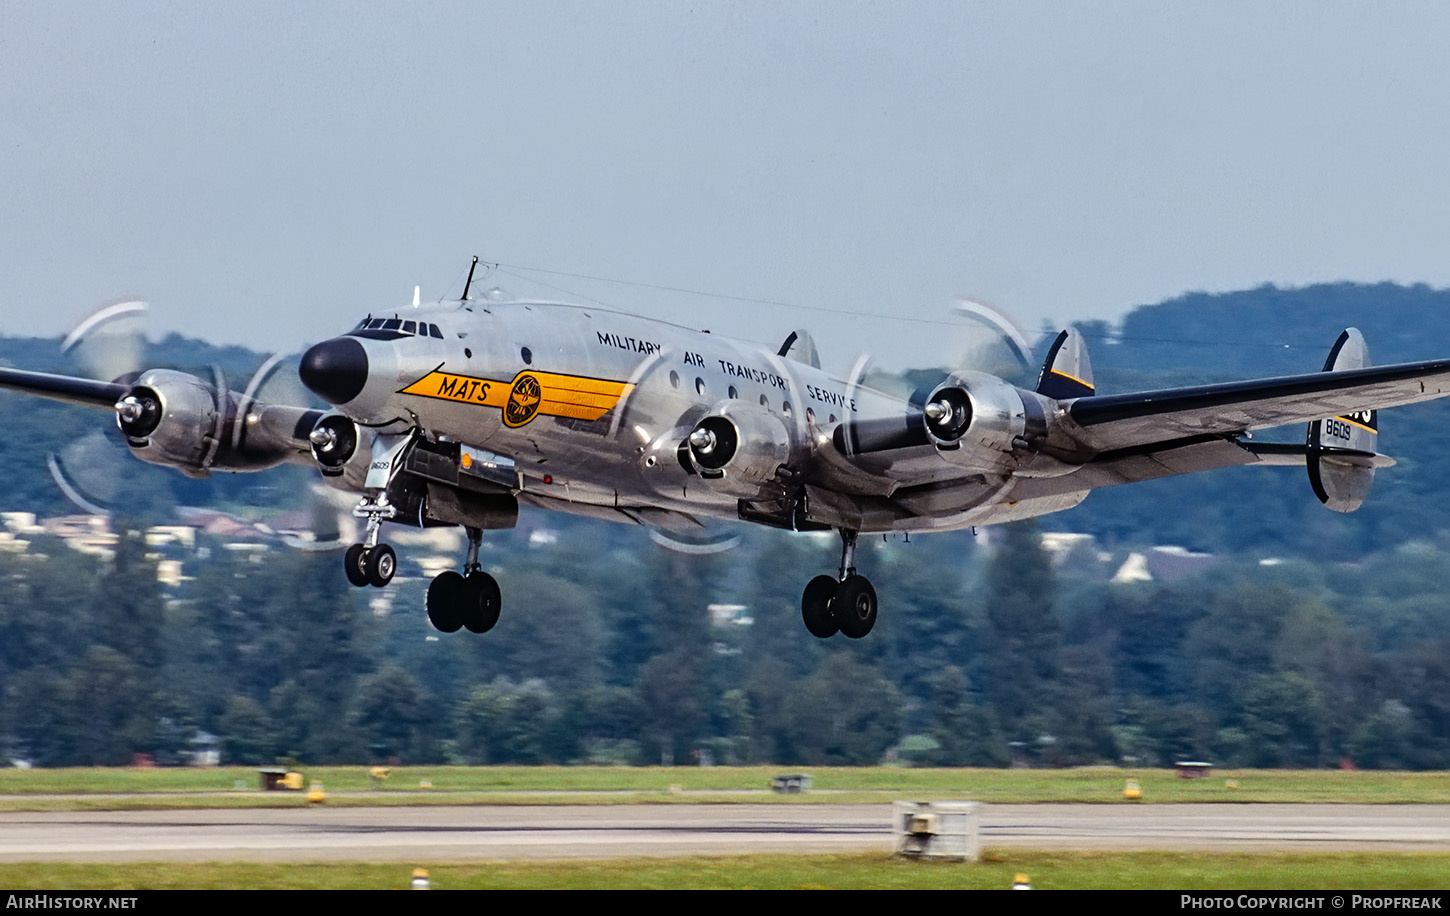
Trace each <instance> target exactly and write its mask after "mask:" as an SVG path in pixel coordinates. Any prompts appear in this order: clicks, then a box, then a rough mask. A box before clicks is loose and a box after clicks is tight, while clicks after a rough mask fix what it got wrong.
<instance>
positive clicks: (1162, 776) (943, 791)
mask: <svg viewBox="0 0 1450 916" xmlns="http://www.w3.org/2000/svg"><path fill="white" fill-rule="evenodd" d="M784 771H785V769H784V768H781V767H710V768H700V767H673V768H662V767H400V768H395V769H394V770H392V772H391V773H390V774H389V776H388V778H387V779H386V780H381V781H378V780H374V779H373V778H372V777H371V776H370V775H369V771H368V768H366V767H308V768H303V769H302V772H303V773H304V775H305V777H306V779H307V780H308V781H309V782H312V781H316V782H320V783H322V784H323V785H324V786H325V787H326V789H327V790H328V792H329V799H328V803H329V804H330V805H370V804H468V803H473V802H477V803H489V804H500V803H505V804H507V803H519V804H541V803H542V804H548V803H568V804H579V803H623V802H628V803H639V802H650V801H653V802H658V803H661V804H689V803H702V802H713V803H719V802H730V801H742V802H743V801H748V802H751V803H760V802H762V801H774V802H778V803H781V804H811V803H813V802H832V803H842V802H857V801H859V802H886V801H892V800H896V799H901V798H912V797H920V798H930V799H932V800H948V799H958V798H959V799H974V800H978V801H985V802H1001V803H1024V802H1025V803H1030V802H1096V803H1104V804H1109V803H1116V804H1122V803H1124V802H1123V800H1122V789H1123V786H1124V783H1125V782H1126V781H1127V780H1129V779H1132V780H1136V781H1137V782H1138V783H1139V785H1140V786H1141V787H1142V791H1143V797H1142V801H1141V803H1147V804H1152V803H1154V802H1162V803H1166V802H1225V801H1234V802H1291V803H1292V802H1306V803H1307V802H1319V803H1323V802H1339V803H1387V804H1408V803H1428V804H1450V774H1447V773H1397V772H1373V771H1359V772H1346V771H1330V770H1323V771H1284V770H1243V771H1220V772H1216V773H1214V774H1213V775H1212V776H1211V777H1208V778H1205V779H1197V780H1188V779H1180V778H1178V777H1177V775H1176V774H1174V773H1173V772H1171V771H1166V770H1143V769H1119V768H1111V767H1093V768H1083V769H1075V770H973V769H960V770H934V769H906V768H891V767H874V768H846V767H811V768H808V769H807V770H806V772H809V773H810V774H811V776H812V778H813V789H812V792H811V793H809V794H806V795H790V796H784V795H775V794H772V793H770V792H769V790H768V787H769V784H770V779H771V777H772V776H775V775H777V774H778V773H781V772H784ZM305 803H306V801H305V798H304V797H303V793H278V792H262V791H259V790H258V777H257V773H256V771H255V770H253V769H249V768H236V767H230V768H229V767H222V768H213V769H154V768H119V769H59V770H13V769H6V770H0V810H54V809H80V810H85V809H91V810H99V809H117V808H137V807H147V808H151V807H193V806H231V805H302V804H305ZM418 864H422V865H427V863H418ZM430 870H431V879H432V884H433V886H434V887H435V888H438V889H453V888H459V889H462V888H498V889H503V888H516V889H528V888H583V889H609V888H672V889H711V888H766V889H779V888H837V889H858V888H921V889H972V888H981V889H1004V888H1007V887H1010V886H1011V883H1012V878H1013V876H1014V875H1015V874H1017V873H1019V872H1024V873H1026V874H1028V875H1029V876H1030V878H1031V880H1032V883H1033V885H1034V887H1036V888H1039V889H1051V888H1076V889H1094V888H1113V889H1137V888H1142V889H1200V890H1207V889H1258V888H1284V889H1294V888H1298V889H1325V890H1333V889H1344V890H1391V889H1422V890H1426V889H1428V890H1436V889H1443V888H1445V887H1447V886H1450V854H1404V853H1398V854H1397V853H1319V854H1292V855H1291V854H1280V855H1265V854H1262V853H1252V854H1222V853H1165V852H1135V853H1073V852H1029V851H1016V850H1013V851H1005V850H991V849H988V850H987V851H986V853H985V855H984V858H983V860H982V861H981V862H978V863H972V864H944V863H921V862H908V861H903V860H898V859H893V858H891V857H889V856H883V855H878V854H858V855H814V856H720V857H710V858H700V857H689V858H686V857H681V858H674V859H614V860H608V861H591V862H557V863H537V862H535V863H516V862H510V863H480V864H476V865H445V866H438V867H434V868H431V869H430ZM411 872H412V866H410V865H398V864H393V863H389V864H366V863H364V864H326V865H322V864H299V865H268V864H250V863H211V864H174V863H152V864H125V865H118V864H72V863H18V864H0V887H6V888H25V889H28V890H66V889H96V890H105V889H151V888H200V889H223V888H283V889H289V888H302V889H305V888H344V889H349V888H350V889H393V888H405V887H407V886H408V883H409V880H410V877H411Z"/></svg>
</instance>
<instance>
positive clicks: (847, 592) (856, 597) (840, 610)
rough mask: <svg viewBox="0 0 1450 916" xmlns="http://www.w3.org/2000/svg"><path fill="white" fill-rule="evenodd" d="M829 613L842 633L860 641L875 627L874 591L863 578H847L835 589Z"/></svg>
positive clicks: (853, 576) (852, 576)
mask: <svg viewBox="0 0 1450 916" xmlns="http://www.w3.org/2000/svg"><path fill="white" fill-rule="evenodd" d="M831 613H832V615H833V616H834V617H835V619H836V625H837V626H839V627H840V628H841V632H842V633H845V634H846V635H847V636H849V637H850V638H851V639H860V638H861V637H863V636H865V635H866V634H867V633H870V632H871V628H872V627H874V626H876V589H874V588H872V587H871V583H870V582H868V581H866V577H865V576H856V575H851V576H847V577H846V578H845V579H844V580H843V581H842V582H841V584H840V585H838V586H837V587H836V598H835V600H833V601H832V602H831Z"/></svg>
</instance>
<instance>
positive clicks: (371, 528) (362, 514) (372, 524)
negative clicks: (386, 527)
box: [342, 493, 398, 588]
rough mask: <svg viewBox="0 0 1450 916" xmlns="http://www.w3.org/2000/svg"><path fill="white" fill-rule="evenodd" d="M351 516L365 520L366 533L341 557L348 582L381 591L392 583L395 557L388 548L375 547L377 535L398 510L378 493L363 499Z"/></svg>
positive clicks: (376, 545) (395, 563) (395, 567)
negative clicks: (385, 522)
mask: <svg viewBox="0 0 1450 916" xmlns="http://www.w3.org/2000/svg"><path fill="white" fill-rule="evenodd" d="M352 514H353V515H355V516H357V517H358V518H362V519H367V525H368V533H367V537H366V539H365V540H364V541H363V543H361V544H354V545H352V546H351V547H349V548H348V549H347V553H346V554H345V555H344V556H343V559H342V564H343V571H344V572H346V573H347V581H349V582H351V583H352V584H353V585H356V586H357V587H358V588H362V587H364V586H368V585H373V586H376V587H378V588H382V587H383V586H384V585H387V584H388V583H389V582H391V581H393V574H394V573H396V572H397V571H398V556H397V554H395V553H394V552H393V548H391V547H389V546H388V545H387V544H379V543H378V533H379V532H380V531H381V530H382V527H383V520H384V519H389V518H392V517H393V516H395V515H397V509H395V508H394V507H393V506H392V505H390V504H389V503H388V497H387V494H386V493H379V495H378V496H376V497H374V496H364V497H363V500H362V502H360V503H358V504H357V508H355V509H353V510H352Z"/></svg>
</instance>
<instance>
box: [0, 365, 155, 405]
mask: <svg viewBox="0 0 1450 916" xmlns="http://www.w3.org/2000/svg"><path fill="white" fill-rule="evenodd" d="M0 388H8V389H10V390H12V391H23V392H25V393H26V394H34V395H39V396H40V397H43V398H50V399H51V400H54V401H65V402H66V403H68V404H80V405H82V406H85V407H111V406H113V405H114V404H115V403H116V402H117V401H119V400H120V399H121V398H123V397H125V395H126V392H127V391H128V390H129V389H130V386H129V385H122V384H119V383H117V382H98V381H96V380H95V379H88V378H76V377H75V376H70V375H53V374H51V373H49V372H27V371H25V370H23V369H4V368H0Z"/></svg>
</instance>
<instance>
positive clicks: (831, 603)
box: [801, 528, 876, 639]
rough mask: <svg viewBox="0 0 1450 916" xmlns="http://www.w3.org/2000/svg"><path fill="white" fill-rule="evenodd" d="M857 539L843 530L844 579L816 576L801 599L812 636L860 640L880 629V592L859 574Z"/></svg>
mask: <svg viewBox="0 0 1450 916" xmlns="http://www.w3.org/2000/svg"><path fill="white" fill-rule="evenodd" d="M856 536H857V532H855V531H850V530H847V529H845V528H842V529H841V574H840V576H839V577H837V578H832V577H831V576H816V577H815V578H814V579H812V580H811V581H810V582H809V583H808V584H807V585H806V590H805V594H803V595H802V596H801V618H802V619H803V620H804V621H805V624H806V629H807V630H809V631H810V633H811V635H812V636H815V637H818V638H820V639H829V638H830V637H832V636H834V635H836V633H837V632H840V633H843V634H845V635H846V636H847V637H849V638H851V639H860V638H862V637H863V636H865V635H866V634H867V633H870V632H871V628H872V627H874V626H876V589H874V588H872V586H871V583H870V582H869V581H868V580H867V579H866V577H865V576H859V575H857V574H856V565H855V564H856Z"/></svg>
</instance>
